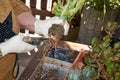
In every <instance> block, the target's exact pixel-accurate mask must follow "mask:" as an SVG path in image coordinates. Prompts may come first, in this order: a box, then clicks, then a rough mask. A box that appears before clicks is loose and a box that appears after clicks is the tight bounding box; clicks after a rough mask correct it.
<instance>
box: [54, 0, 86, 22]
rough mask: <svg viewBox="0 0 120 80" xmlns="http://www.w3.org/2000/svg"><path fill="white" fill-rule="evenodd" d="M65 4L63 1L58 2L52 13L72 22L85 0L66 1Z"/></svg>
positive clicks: (55, 3)
mask: <svg viewBox="0 0 120 80" xmlns="http://www.w3.org/2000/svg"><path fill="white" fill-rule="evenodd" d="M65 2H66V3H65V4H63V2H62V0H57V2H54V3H53V8H52V13H53V14H55V15H56V16H59V17H61V18H63V19H65V20H68V21H71V19H72V18H73V17H74V15H75V14H76V13H77V11H78V10H80V9H81V8H82V7H83V5H84V3H85V0H65Z"/></svg>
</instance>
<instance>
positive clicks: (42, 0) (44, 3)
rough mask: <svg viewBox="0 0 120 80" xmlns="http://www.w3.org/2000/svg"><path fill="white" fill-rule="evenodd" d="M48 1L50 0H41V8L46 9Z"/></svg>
mask: <svg viewBox="0 0 120 80" xmlns="http://www.w3.org/2000/svg"><path fill="white" fill-rule="evenodd" d="M47 1H48V0H41V9H44V10H46V9H47Z"/></svg>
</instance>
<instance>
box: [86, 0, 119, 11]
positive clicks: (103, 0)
mask: <svg viewBox="0 0 120 80" xmlns="http://www.w3.org/2000/svg"><path fill="white" fill-rule="evenodd" d="M86 3H87V4H88V5H89V6H90V7H92V8H94V9H95V10H99V11H103V12H104V13H106V11H109V10H112V9H115V8H118V7H119V6H120V1H119V0H86Z"/></svg>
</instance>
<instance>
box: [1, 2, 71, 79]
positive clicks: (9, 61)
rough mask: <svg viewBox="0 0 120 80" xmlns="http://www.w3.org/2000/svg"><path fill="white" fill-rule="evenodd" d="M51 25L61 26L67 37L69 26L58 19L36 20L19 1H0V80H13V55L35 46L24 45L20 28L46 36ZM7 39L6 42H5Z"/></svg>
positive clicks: (14, 57)
mask: <svg viewBox="0 0 120 80" xmlns="http://www.w3.org/2000/svg"><path fill="white" fill-rule="evenodd" d="M52 24H63V25H64V30H65V32H64V35H67V33H68V30H69V25H68V23H67V21H64V20H63V19H60V18H59V17H56V16H55V17H52V18H50V19H47V20H37V19H36V18H35V17H34V16H33V15H32V14H31V10H30V9H29V8H28V7H27V6H25V4H24V3H23V2H22V1H20V0H0V51H1V52H0V80H14V77H13V67H14V63H15V59H16V54H15V53H22V52H27V51H31V50H32V49H34V48H35V46H33V45H30V44H28V43H25V42H24V41H23V40H22V39H23V37H24V36H23V35H19V31H20V28H23V29H28V30H30V31H31V32H35V33H38V34H43V35H44V36H45V37H47V36H48V29H49V28H50V27H51V26H52ZM6 39H7V41H5V40H6Z"/></svg>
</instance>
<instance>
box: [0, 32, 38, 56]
mask: <svg viewBox="0 0 120 80" xmlns="http://www.w3.org/2000/svg"><path fill="white" fill-rule="evenodd" d="M23 38H24V35H22V34H19V35H16V36H14V37H12V38H10V39H9V40H7V41H5V42H3V43H1V44H0V50H1V53H2V56H5V55H7V54H8V53H12V52H15V53H24V52H28V51H31V50H32V49H34V48H35V47H36V46H33V45H31V44H28V43H26V42H24V41H23Z"/></svg>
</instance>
